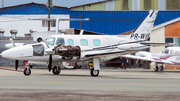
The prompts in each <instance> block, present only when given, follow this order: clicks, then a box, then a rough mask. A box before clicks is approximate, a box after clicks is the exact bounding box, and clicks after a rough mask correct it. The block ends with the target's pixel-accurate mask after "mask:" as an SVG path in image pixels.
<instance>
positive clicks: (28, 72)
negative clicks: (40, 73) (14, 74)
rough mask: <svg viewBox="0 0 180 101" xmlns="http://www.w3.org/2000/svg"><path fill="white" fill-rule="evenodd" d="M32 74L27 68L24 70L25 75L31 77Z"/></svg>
mask: <svg viewBox="0 0 180 101" xmlns="http://www.w3.org/2000/svg"><path fill="white" fill-rule="evenodd" d="M30 74H31V70H30V69H27V68H25V69H24V75H26V76H29V75H30Z"/></svg>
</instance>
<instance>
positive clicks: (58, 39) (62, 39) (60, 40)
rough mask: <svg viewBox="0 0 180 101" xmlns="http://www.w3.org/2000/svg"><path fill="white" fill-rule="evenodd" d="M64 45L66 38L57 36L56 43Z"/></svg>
mask: <svg viewBox="0 0 180 101" xmlns="http://www.w3.org/2000/svg"><path fill="white" fill-rule="evenodd" d="M60 44H62V45H64V38H57V41H56V45H60Z"/></svg>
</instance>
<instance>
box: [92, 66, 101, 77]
mask: <svg viewBox="0 0 180 101" xmlns="http://www.w3.org/2000/svg"><path fill="white" fill-rule="evenodd" d="M90 74H91V76H93V77H97V76H98V75H99V70H94V68H92V69H90Z"/></svg>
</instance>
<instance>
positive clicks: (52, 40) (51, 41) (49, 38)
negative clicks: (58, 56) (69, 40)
mask: <svg viewBox="0 0 180 101" xmlns="http://www.w3.org/2000/svg"><path fill="white" fill-rule="evenodd" d="M46 41H47V43H48V44H49V45H54V41H55V38H53V37H48V38H47V39H46Z"/></svg>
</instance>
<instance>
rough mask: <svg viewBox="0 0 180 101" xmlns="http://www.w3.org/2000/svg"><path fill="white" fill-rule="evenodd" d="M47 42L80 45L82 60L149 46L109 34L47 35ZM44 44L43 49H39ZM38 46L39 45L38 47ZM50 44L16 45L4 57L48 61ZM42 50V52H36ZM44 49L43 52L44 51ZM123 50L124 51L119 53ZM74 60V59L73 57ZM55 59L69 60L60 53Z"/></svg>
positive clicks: (3, 54) (51, 44)
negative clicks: (92, 54) (88, 54)
mask: <svg viewBox="0 0 180 101" xmlns="http://www.w3.org/2000/svg"><path fill="white" fill-rule="evenodd" d="M46 40H47V42H48V44H49V47H54V46H57V45H58V44H63V45H71V46H80V48H81V58H80V60H86V59H88V58H90V57H88V58H86V57H85V55H86V54H87V53H96V54H97V55H96V56H98V53H99V54H100V53H108V52H114V53H116V52H117V54H116V55H112V54H111V55H108V54H107V55H103V56H99V58H103V59H104V60H106V59H105V58H107V57H109V56H111V58H115V57H118V56H119V55H121V54H129V53H135V52H137V51H139V50H142V49H145V48H148V46H146V45H143V44H139V43H137V40H132V39H131V40H130V39H128V38H121V37H118V36H108V35H53V36H50V37H47V39H46ZM38 45H42V47H41V48H42V49H37V48H38V47H39V46H38ZM36 46H37V47H36ZM46 49H48V46H47V45H46V44H45V43H44V42H40V43H35V44H29V45H24V46H19V47H14V48H11V49H8V50H6V51H4V52H3V53H2V56H3V57H4V58H8V59H13V60H29V61H46V62H47V61H48V60H49V54H47V53H46V52H45V50H46ZM34 51H37V52H38V51H39V52H41V53H40V54H35V53H36V52H34ZM42 51H43V52H42ZM119 51H123V52H122V53H118V52H119ZM72 60H73V59H72ZM53 61H67V60H63V59H62V57H61V56H59V55H53Z"/></svg>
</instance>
